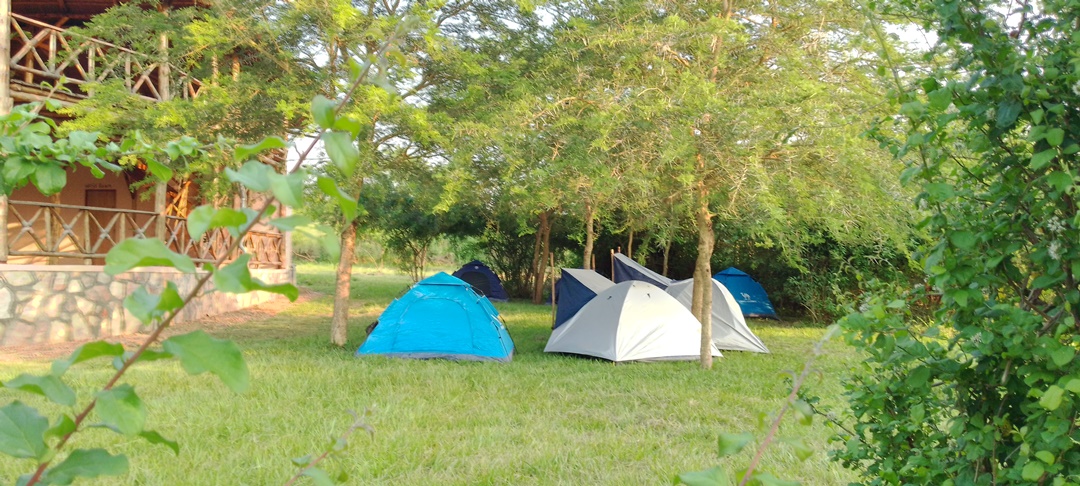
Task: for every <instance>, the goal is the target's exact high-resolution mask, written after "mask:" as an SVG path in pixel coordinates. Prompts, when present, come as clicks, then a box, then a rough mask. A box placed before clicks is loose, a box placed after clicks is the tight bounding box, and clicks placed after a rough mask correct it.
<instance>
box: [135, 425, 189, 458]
mask: <svg viewBox="0 0 1080 486" xmlns="http://www.w3.org/2000/svg"><path fill="white" fill-rule="evenodd" d="M139 437H142V438H143V439H146V441H147V442H149V443H151V444H156V445H157V444H159V445H163V446H165V447H168V448H169V449H172V451H173V454H177V455H179V454H180V444H177V443H176V441H175V440H169V439H166V438H164V437H162V436H161V434H159V433H157V432H155V431H153V430H144V431H142V432H139Z"/></svg>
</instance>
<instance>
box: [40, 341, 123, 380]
mask: <svg viewBox="0 0 1080 486" xmlns="http://www.w3.org/2000/svg"><path fill="white" fill-rule="evenodd" d="M122 354H124V345H123V344H120V343H110V342H107V341H94V342H92V343H86V344H84V345H82V346H79V347H78V348H76V349H75V351H73V352H72V353H71V355H70V356H68V357H67V359H58V360H56V361H53V363H52V374H53V375H56V376H63V375H64V373H66V372H67V370H68V368H71V367H72V366H73V365H75V364H78V363H82V362H83V361H86V360H88V359H93V358H97V357H98V356H120V355H122Z"/></svg>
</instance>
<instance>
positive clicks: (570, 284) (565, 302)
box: [552, 268, 615, 329]
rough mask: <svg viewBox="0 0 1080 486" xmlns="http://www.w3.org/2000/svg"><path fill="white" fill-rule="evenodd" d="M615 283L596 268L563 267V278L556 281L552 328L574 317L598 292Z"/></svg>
mask: <svg viewBox="0 0 1080 486" xmlns="http://www.w3.org/2000/svg"><path fill="white" fill-rule="evenodd" d="M613 285H615V284H614V283H613V282H612V281H611V280H608V279H606V278H604V276H603V275H600V274H599V273H596V271H594V270H582V269H578V268H564V269H562V278H560V279H559V281H558V282H556V283H555V303H556V304H557V306H558V307H557V308H556V310H555V324H554V326H552V329H555V328H557V327H559V326H561V325H562V324H563V323H564V322H566V321H567V320H569V319H570V318H571V317H574V314H577V312H578V311H579V310H581V308H582V307H583V306H584V305H585V304H587V303H588V302H589V301H590V300H592V299H593V297H596V294H598V293H600V292H603V291H604V290H606V289H607V288H608V287H611V286H613Z"/></svg>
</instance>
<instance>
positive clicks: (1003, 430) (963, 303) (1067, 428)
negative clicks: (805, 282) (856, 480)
mask: <svg viewBox="0 0 1080 486" xmlns="http://www.w3.org/2000/svg"><path fill="white" fill-rule="evenodd" d="M882 9H883V11H884V12H885V13H886V14H892V13H903V14H914V15H913V17H915V18H922V19H925V23H924V24H923V25H922V27H923V28H925V29H928V30H931V31H933V32H935V33H936V34H937V36H938V39H939V43H938V45H937V46H936V47H935V49H934V50H933V51H931V52H930V53H928V54H927V56H926V59H927V60H929V61H931V62H929V63H927V65H928V66H929V68H928V69H926V70H924V71H922V72H921V73H920V75H919V76H918V77H917V78H915V79H911V78H910V77H904V76H901V75H900V74H899V73H898V74H897V75H896V79H897V81H898V83H900V82H903V81H905V80H911V81H912V84H911V85H902V84H898V86H897V90H896V91H895V94H896V95H897V96H898V101H900V103H901V106H900V111H899V115H900V116H899V117H896V118H894V121H895V122H896V123H897V124H898V125H896V126H890V125H888V124H885V125H884V126H882V127H881V129H880V131H879V132H878V133H879V136H880V137H881V138H882V139H883V140H884V141H885V142H886V143H888V144H890V146H891V148H892V149H893V151H894V153H895V154H896V155H897V156H898V157H901V158H903V159H904V160H906V161H908V164H909V167H908V169H907V170H906V171H905V172H904V174H903V180H904V181H905V182H907V183H908V184H910V185H913V186H915V187H917V188H919V190H920V191H921V192H920V193H919V195H918V196H917V198H916V203H917V204H918V206H919V207H920V208H922V209H925V210H926V212H927V213H928V216H927V217H926V218H925V220H924V221H923V222H922V223H921V224H922V225H923V226H924V227H925V228H926V229H927V231H928V233H929V235H930V236H931V241H930V242H929V244H927V245H925V246H924V247H923V248H922V249H921V251H920V253H919V255H918V256H919V258H920V260H921V263H922V264H923V269H924V271H925V274H926V279H927V284H928V285H927V288H928V289H929V290H930V291H931V292H932V293H933V294H936V295H937V296H940V299H941V306H940V308H939V309H938V310H937V312H935V314H934V318H933V320H931V321H930V322H926V323H922V322H919V321H918V320H917V319H913V318H912V314H911V310H910V305H913V304H915V303H917V302H919V301H920V300H922V299H924V298H925V296H924V295H923V292H922V290H921V289H920V290H917V291H908V290H903V289H901V290H897V291H893V292H882V293H881V295H879V296H876V297H874V298H873V299H871V300H869V301H868V302H867V303H866V306H865V309H864V310H865V312H863V313H861V314H856V315H852V316H850V317H848V318H847V319H846V321H845V328H846V329H847V336H848V340H849V342H851V343H852V344H854V345H855V346H857V347H859V348H860V349H862V350H864V351H865V352H866V353H867V355H868V358H867V360H866V364H865V365H864V366H863V367H862V368H861V370H860V372H859V373H858V374H857V375H856V377H855V379H854V380H852V382H851V384H850V386H849V387H848V391H847V398H848V401H849V402H850V404H851V409H852V410H851V411H852V414H853V416H852V417H851V420H850V425H851V429H850V430H849V431H847V432H844V433H843V434H841V436H840V437H839V439H840V440H841V444H842V448H841V449H840V450H839V451H837V452H836V455H837V457H838V458H839V459H840V460H842V461H844V463H845V464H847V465H849V466H852V467H857V468H860V469H861V471H862V472H863V475H864V477H865V479H866V482H867V483H868V484H942V485H946V484H956V485H959V484H1021V483H1038V484H1076V483H1077V481H1078V480H1080V477H1078V476H1077V475H1076V471H1077V470H1080V454H1078V453H1077V447H1076V443H1075V441H1074V440H1073V437H1072V435H1073V434H1074V428H1075V422H1076V413H1077V410H1080V395H1078V392H1077V391H1078V390H1080V387H1078V386H1077V384H1080V381H1078V380H1080V362H1077V361H1076V360H1074V359H1073V357H1074V355H1075V353H1076V349H1077V345H1078V341H1077V332H1076V328H1077V325H1078V324H1080V287H1078V280H1077V278H1078V275H1080V244H1078V242H1080V216H1078V213H1077V189H1076V187H1077V186H1076V176H1077V172H1076V171H1077V169H1076V167H1075V164H1074V159H1075V154H1076V153H1077V152H1080V131H1078V130H1080V129H1078V128H1077V123H1076V121H1077V120H1078V119H1080V111H1078V109H1080V108H1078V107H1080V89H1078V88H1077V87H1078V86H1080V73H1078V72H1077V71H1076V69H1075V66H1074V59H1075V53H1076V45H1077V44H1076V39H1077V34H1076V30H1075V26H1076V23H1077V22H1078V21H1080V17H1078V14H1077V11H1076V10H1075V9H1072V8H1065V7H1064V4H1061V3H1060V2H1054V1H1035V2H1026V3H1023V4H1020V5H1012V6H1010V5H1008V4H1007V3H1005V2H995V1H981V0H964V1H960V2H937V1H897V2H887V3H884V4H883V7H882ZM893 68H894V69H899V67H896V66H894V67H893ZM891 133H899V134H900V135H899V137H898V138H896V139H892V137H890V136H889V135H890V134H891Z"/></svg>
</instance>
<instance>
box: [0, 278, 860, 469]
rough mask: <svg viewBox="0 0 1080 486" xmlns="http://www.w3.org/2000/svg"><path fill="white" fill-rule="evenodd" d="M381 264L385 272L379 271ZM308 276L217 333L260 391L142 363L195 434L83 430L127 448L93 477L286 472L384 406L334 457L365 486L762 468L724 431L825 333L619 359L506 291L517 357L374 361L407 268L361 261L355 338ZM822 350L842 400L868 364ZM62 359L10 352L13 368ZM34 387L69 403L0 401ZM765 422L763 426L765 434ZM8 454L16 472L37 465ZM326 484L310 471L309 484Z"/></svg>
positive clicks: (154, 399)
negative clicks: (174, 446) (849, 373)
mask: <svg viewBox="0 0 1080 486" xmlns="http://www.w3.org/2000/svg"><path fill="white" fill-rule="evenodd" d="M365 272H369V273H365ZM298 280H299V282H300V284H302V285H304V286H307V287H309V288H311V289H313V290H316V291H319V292H324V293H325V294H326V295H324V296H321V297H316V298H314V299H312V300H310V301H309V302H306V303H301V304H296V305H293V306H291V307H288V308H287V310H285V311H283V312H281V313H279V314H277V315H275V316H271V317H267V318H265V319H259V320H252V321H249V322H244V323H240V324H234V325H232V326H229V327H225V328H215V332H214V333H215V334H217V335H219V336H222V337H228V338H231V339H234V340H236V341H237V342H238V343H239V345H240V347H241V348H242V349H243V350H244V354H245V357H246V359H247V363H248V366H249V367H250V370H251V375H252V387H251V389H250V390H249V391H248V392H246V393H243V394H234V393H232V392H230V391H229V390H228V389H227V388H225V386H223V385H222V384H221V383H220V382H219V381H218V380H217V379H216V378H214V377H213V376H210V375H199V376H196V377H192V376H188V375H187V374H186V373H184V372H183V371H182V370H181V369H180V367H179V365H178V364H176V363H162V362H153V363H147V364H145V365H140V366H139V367H137V368H136V369H134V370H132V372H131V373H130V374H129V376H128V378H127V382H129V383H132V384H133V385H135V387H136V390H137V391H138V393H139V395H140V396H141V397H142V399H143V401H144V402H145V404H146V408H147V409H148V410H149V418H148V423H147V425H148V427H150V428H152V429H155V430H157V431H158V432H160V433H161V434H162V435H164V436H166V437H169V438H172V439H175V440H177V441H178V442H179V443H180V454H179V455H173V453H172V452H171V451H170V450H169V449H166V448H164V447H161V446H152V445H149V444H148V443H146V442H144V441H142V440H140V439H135V438H127V437H122V436H118V435H116V434H113V433H111V432H107V431H104V430H102V429H90V430H88V431H87V432H85V433H80V434H78V435H77V436H76V438H75V439H74V442H73V443H72V445H73V446H75V447H106V448H108V449H109V450H110V451H112V452H114V453H124V454H127V455H128V457H129V458H130V459H131V470H130V472H129V474H128V475H127V476H126V477H123V478H119V479H118V478H105V479H99V480H93V481H87V482H85V483H84V484H101V485H105V484H109V485H112V484H140V485H141V484H147V485H157V484H192V485H219V484H220V485H266V484H281V483H283V482H285V481H286V480H287V479H288V478H289V477H290V476H291V475H292V474H293V473H294V472H295V468H294V467H293V465H292V464H291V462H290V458H293V457H298V456H303V455H305V454H309V453H317V452H319V451H321V450H323V449H324V448H325V447H326V446H327V445H328V443H330V442H331V440H332V438H333V437H335V436H337V435H339V434H341V433H342V432H343V431H344V430H346V429H347V428H348V426H349V425H350V423H351V422H352V418H351V417H350V416H349V414H348V413H347V410H350V409H351V410H357V411H363V410H365V409H370V411H371V413H370V416H369V417H368V423H369V424H370V425H371V426H372V427H374V429H375V433H374V435H373V436H368V435H367V434H366V433H364V432H362V431H361V432H358V433H357V434H356V435H354V436H353V438H352V439H351V440H350V445H349V447H348V449H347V450H345V451H344V452H343V453H342V454H340V455H338V456H336V457H334V458H333V459H331V460H328V461H327V462H326V463H325V467H326V469H327V470H328V471H329V472H331V473H333V474H336V473H338V472H340V471H344V472H346V473H347V474H348V478H349V479H348V481H347V483H348V484H365V485H367V484H395V485H398V484H406V485H411V484H416V485H477V484H480V485H483V484H492V485H495V484H506V485H509V484H513V485H518V484H526V485H528V484H567V485H586V484H588V485H606V484H611V485H639V484H640V485H645V484H670V483H671V479H672V477H673V476H674V475H675V474H677V473H679V472H682V471H690V470H699V469H705V468H709V467H712V466H714V465H717V464H725V465H727V466H728V467H729V469H730V470H735V469H738V468H741V467H745V466H746V465H747V464H748V462H749V458H750V456H751V454H752V451H751V450H749V449H748V450H746V451H744V452H742V453H740V454H739V455H737V456H735V457H733V458H727V459H723V460H721V459H718V458H717V453H716V439H717V435H718V434H719V433H721V432H746V431H751V432H755V431H757V424H758V421H759V417H760V416H762V415H763V414H773V413H775V412H776V411H777V410H779V408H780V406H781V404H782V402H783V400H784V398H785V396H786V395H787V392H788V389H787V386H786V384H785V378H784V372H785V371H787V370H798V369H801V368H802V365H803V363H804V362H805V360H806V359H807V357H808V356H809V355H810V350H811V349H812V347H813V345H814V343H815V342H816V341H817V340H818V339H819V338H820V337H821V336H822V335H823V333H824V330H823V329H821V328H819V327H810V326H800V325H797V324H792V323H775V322H769V321H753V322H751V327H752V328H753V329H754V331H755V332H756V333H757V334H758V335H759V336H760V337H761V339H762V340H763V341H764V342H765V343H766V345H768V346H769V348H770V349H771V350H772V354H768V355H760V354H750V353H738V352H729V353H727V354H726V355H725V356H724V357H723V358H720V359H718V360H717V361H716V364H715V365H714V367H713V369H712V370H711V371H703V370H700V369H698V367H697V364H696V363H689V362H679V363H634V364H622V365H613V364H611V363H609V362H604V361H597V360H585V359H579V358H573V357H566V356H557V355H548V354H544V353H543V347H544V344H545V343H546V341H547V338H548V335H549V334H550V322H551V321H550V319H551V314H550V312H551V310H550V307H548V306H534V305H530V304H524V303H509V304H497V305H496V307H498V308H499V311H500V312H501V313H502V314H503V316H504V318H505V320H506V322H507V326H508V327H509V329H510V332H511V335H512V336H513V338H514V341H515V344H516V346H517V352H516V355H515V357H514V360H513V362H511V363H507V364H497V363H473V362H451V361H441V360H431V361H412V360H393V359H385V358H365V359H358V358H355V357H354V356H353V352H354V351H355V349H356V347H357V346H358V345H359V344H360V342H361V340H362V338H363V335H364V327H365V326H366V325H367V324H368V323H370V322H371V321H373V320H375V319H376V318H377V317H378V314H379V313H380V312H381V311H382V309H383V308H384V307H385V306H386V304H387V303H388V302H390V301H391V300H392V299H393V298H394V297H396V296H397V295H399V294H401V293H402V292H403V291H404V290H406V289H407V288H408V286H409V281H408V278H407V277H404V276H401V275H397V274H392V273H386V272H371V271H369V270H365V269H362V268H357V269H356V272H355V276H354V279H353V287H352V298H353V299H352V306H351V309H352V315H353V318H352V319H351V321H350V344H349V346H348V347H347V348H346V349H338V348H334V347H332V346H330V345H329V344H327V340H328V335H329V334H328V333H329V319H330V313H331V309H332V302H331V297H330V292H331V291H332V289H333V268H332V267H330V266H327V265H302V266H301V267H300V268H299V272H298ZM826 349H827V351H828V353H827V354H826V355H825V356H823V357H822V358H820V359H819V360H818V361H817V368H818V369H820V371H821V375H820V376H821V377H823V378H822V379H821V380H818V379H817V378H815V379H812V380H811V383H810V384H809V388H810V390H811V391H812V392H814V393H815V394H817V395H819V396H822V397H824V400H823V401H824V402H825V403H826V404H838V400H837V398H836V397H837V396H838V395H839V392H840V382H839V378H838V377H840V376H842V375H843V374H844V372H845V371H846V370H847V369H848V368H849V367H850V366H851V365H852V364H853V363H854V362H855V360H856V356H855V354H854V353H853V352H852V351H851V350H849V349H848V348H846V347H845V346H844V345H843V344H842V343H840V342H832V343H830V344H829V345H828V346H827V347H826ZM46 369H47V363H44V362H16V363H0V379H4V380H7V379H10V378H12V377H14V376H16V375H17V374H18V373H21V372H24V371H30V372H44V371H45V370H46ZM110 370H111V368H110V367H109V366H108V364H107V363H106V362H105V361H91V362H87V363H84V364H81V365H78V366H77V367H76V368H75V369H73V370H72V371H70V372H69V373H68V375H67V377H68V379H69V380H70V381H71V382H72V384H73V386H75V387H76V388H77V390H78V392H79V397H80V399H81V401H82V402H85V401H86V399H87V398H88V397H90V396H91V393H92V392H93V390H95V389H96V388H97V387H100V386H101V384H102V383H104V382H105V380H106V379H107V378H108V376H109V371H110ZM12 399H19V400H23V401H25V402H27V403H30V404H32V405H34V406H36V407H40V408H42V409H47V410H49V411H50V412H55V411H57V410H58V409H57V408H53V407H49V406H47V404H44V403H43V401H41V400H38V399H37V397H34V396H31V395H26V394H22V393H19V392H14V391H11V390H0V403H7V402H9V401H10V400H12ZM780 435H781V436H782V437H789V438H802V439H804V440H805V441H806V442H807V443H808V444H809V445H810V446H811V447H813V448H814V449H816V452H815V454H814V455H813V456H812V457H811V458H810V459H808V460H807V461H805V462H800V461H799V460H798V459H796V457H795V455H794V453H793V452H792V450H791V449H790V448H789V447H788V446H786V445H783V444H774V445H773V446H772V447H770V448H769V449H768V450H767V452H766V454H765V456H764V460H763V461H762V464H761V467H762V468H763V469H765V470H767V471H770V472H772V473H773V474H775V475H777V476H779V477H782V478H785V479H797V480H800V481H802V482H803V484H806V485H832V484H846V483H847V482H848V480H851V479H853V477H854V476H853V474H852V473H851V472H850V471H847V470H845V469H843V468H842V467H840V466H839V465H838V464H834V463H832V462H830V461H829V460H828V457H827V454H826V451H827V449H828V447H829V445H828V443H827V439H828V436H829V435H830V431H829V429H828V427H827V426H825V425H824V424H822V423H821V420H815V422H814V424H813V425H812V426H810V427H805V426H799V425H796V424H795V423H794V421H791V420H788V421H786V422H785V424H784V426H783V427H782V428H781V434H780ZM763 436H764V432H758V433H757V437H758V439H759V440H760V438H761V437H763ZM32 467H33V466H32V464H30V463H29V462H28V461H17V460H11V459H8V458H5V459H3V460H0V478H3V482H5V483H7V484H11V483H13V482H14V478H15V477H16V476H18V474H20V473H25V472H27V471H29V470H31V469H32ZM304 484H310V483H304Z"/></svg>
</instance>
